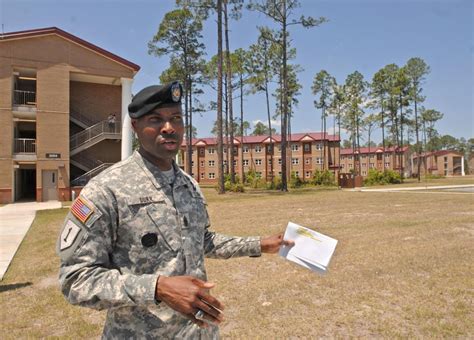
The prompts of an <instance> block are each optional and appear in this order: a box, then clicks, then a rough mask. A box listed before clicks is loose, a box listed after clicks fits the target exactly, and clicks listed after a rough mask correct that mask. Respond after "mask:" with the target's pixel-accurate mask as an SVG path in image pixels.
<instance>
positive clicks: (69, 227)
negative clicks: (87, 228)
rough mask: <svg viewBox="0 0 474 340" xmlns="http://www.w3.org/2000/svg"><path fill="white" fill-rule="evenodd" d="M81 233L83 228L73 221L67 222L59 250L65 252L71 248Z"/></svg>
mask: <svg viewBox="0 0 474 340" xmlns="http://www.w3.org/2000/svg"><path fill="white" fill-rule="evenodd" d="M80 231H81V228H80V227H79V226H78V225H77V224H76V223H74V222H73V221H71V220H69V221H67V223H66V225H65V226H64V228H63V231H62V233H61V242H60V244H59V249H60V250H64V249H67V248H69V247H70V246H71V245H72V244H73V243H74V241H75V240H76V238H77V235H78V234H79V232H80Z"/></svg>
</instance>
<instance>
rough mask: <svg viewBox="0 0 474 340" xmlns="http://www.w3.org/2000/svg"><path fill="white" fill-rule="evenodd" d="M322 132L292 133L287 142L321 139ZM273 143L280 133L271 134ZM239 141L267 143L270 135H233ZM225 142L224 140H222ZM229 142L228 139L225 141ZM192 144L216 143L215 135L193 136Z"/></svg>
mask: <svg viewBox="0 0 474 340" xmlns="http://www.w3.org/2000/svg"><path fill="white" fill-rule="evenodd" d="M323 136H324V134H323V133H322V132H306V133H293V134H291V135H290V136H289V138H288V141H289V142H313V141H321V140H323ZM325 137H326V138H324V140H327V141H330V142H339V141H340V139H339V137H338V136H337V135H329V134H328V133H326V135H325ZM272 140H273V143H280V142H281V135H272ZM241 141H242V142H243V144H262V143H264V144H269V143H270V136H268V135H264V136H244V137H240V136H237V137H234V144H240V143H241ZM224 142H225V141H224ZM227 144H230V141H229V142H228V143H227ZM181 145H182V146H185V145H186V141H184V140H183V143H182V144H181ZM192 145H198V146H200V145H217V138H216V137H206V138H193V140H192Z"/></svg>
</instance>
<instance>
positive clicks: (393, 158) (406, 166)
mask: <svg viewBox="0 0 474 340" xmlns="http://www.w3.org/2000/svg"><path fill="white" fill-rule="evenodd" d="M359 165H360V175H361V176H364V177H365V176H367V175H368V173H369V170H370V169H375V170H379V171H384V170H394V171H397V172H399V171H400V168H403V172H404V176H405V177H409V176H411V163H410V156H409V148H408V146H404V147H403V148H401V149H398V148H393V147H389V148H385V152H383V148H382V147H370V148H365V147H364V148H360V151H357V150H356V151H355V152H353V150H352V148H349V149H341V173H350V172H354V171H358V169H359Z"/></svg>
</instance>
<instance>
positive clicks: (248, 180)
mask: <svg viewBox="0 0 474 340" xmlns="http://www.w3.org/2000/svg"><path fill="white" fill-rule="evenodd" d="M245 185H248V186H250V187H251V188H254V189H258V188H259V189H264V188H266V187H267V183H266V182H265V180H264V179H263V178H259V177H258V176H257V173H256V172H255V170H249V171H248V172H247V173H246V174H245Z"/></svg>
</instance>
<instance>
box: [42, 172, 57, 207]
mask: <svg viewBox="0 0 474 340" xmlns="http://www.w3.org/2000/svg"><path fill="white" fill-rule="evenodd" d="M42 178H43V183H42V188H43V190H42V192H43V201H52V200H57V199H58V171H57V170H43V175H42Z"/></svg>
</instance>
